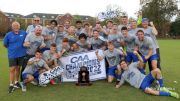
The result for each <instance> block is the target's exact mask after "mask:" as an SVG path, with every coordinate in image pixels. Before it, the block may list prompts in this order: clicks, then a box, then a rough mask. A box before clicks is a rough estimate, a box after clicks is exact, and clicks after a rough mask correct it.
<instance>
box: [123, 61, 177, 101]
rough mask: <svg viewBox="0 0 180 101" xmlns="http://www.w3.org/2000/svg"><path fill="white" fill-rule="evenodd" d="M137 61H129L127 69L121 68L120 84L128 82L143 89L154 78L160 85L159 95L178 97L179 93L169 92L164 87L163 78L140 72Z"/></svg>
mask: <svg viewBox="0 0 180 101" xmlns="http://www.w3.org/2000/svg"><path fill="white" fill-rule="evenodd" d="M137 68H138V62H134V63H131V64H130V65H129V66H128V69H127V70H123V73H122V76H121V80H120V85H122V84H124V82H125V81H126V82H128V83H129V84H130V85H131V86H133V87H135V88H138V89H141V90H142V91H145V90H146V89H149V88H150V86H151V84H152V83H153V81H154V80H157V81H158V82H159V85H160V90H159V96H173V97H176V98H178V97H179V95H178V94H177V93H175V92H171V91H169V90H167V88H165V87H164V83H163V79H162V78H160V79H155V78H154V77H153V75H152V73H149V74H148V75H144V74H142V73H141V72H140V71H139V70H138V69H137Z"/></svg>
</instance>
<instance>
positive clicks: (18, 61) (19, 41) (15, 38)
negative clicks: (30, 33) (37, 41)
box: [4, 21, 27, 93]
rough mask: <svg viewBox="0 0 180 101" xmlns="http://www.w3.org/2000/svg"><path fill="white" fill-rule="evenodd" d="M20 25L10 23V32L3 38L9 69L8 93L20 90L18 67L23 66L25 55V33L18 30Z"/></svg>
mask: <svg viewBox="0 0 180 101" xmlns="http://www.w3.org/2000/svg"><path fill="white" fill-rule="evenodd" d="M19 29H20V24H19V23H18V22H16V21H15V22H13V23H12V31H10V32H8V33H7V34H6V36H5V37H4V46H5V47H6V48H7V49H8V61H9V67H10V85H9V93H11V92H13V91H14V90H15V88H20V87H21V86H20V83H19V82H18V80H19V75H20V66H22V64H23V60H24V56H25V55H26V48H25V47H24V46H23V43H24V40H25V37H26V35H27V33H26V32H25V31H22V30H19Z"/></svg>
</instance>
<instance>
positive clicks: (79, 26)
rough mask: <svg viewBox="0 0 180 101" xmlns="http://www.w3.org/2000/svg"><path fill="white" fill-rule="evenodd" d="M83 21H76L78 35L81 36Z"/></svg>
mask: <svg viewBox="0 0 180 101" xmlns="http://www.w3.org/2000/svg"><path fill="white" fill-rule="evenodd" d="M82 29H83V28H82V21H81V20H78V21H76V35H77V36H79V35H80V34H81V31H82Z"/></svg>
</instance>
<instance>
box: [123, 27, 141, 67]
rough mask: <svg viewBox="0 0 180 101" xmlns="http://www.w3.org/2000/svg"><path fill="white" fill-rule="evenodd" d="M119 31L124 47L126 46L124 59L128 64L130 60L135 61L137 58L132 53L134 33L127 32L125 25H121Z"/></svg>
mask: <svg viewBox="0 0 180 101" xmlns="http://www.w3.org/2000/svg"><path fill="white" fill-rule="evenodd" d="M121 33H122V35H123V41H124V47H125V48H126V49H125V50H126V61H127V63H128V64H130V63H131V62H132V61H133V62H137V61H138V58H137V56H136V55H135V54H134V53H133V51H134V47H135V40H136V37H135V35H132V34H130V33H129V32H128V29H127V27H122V29H121Z"/></svg>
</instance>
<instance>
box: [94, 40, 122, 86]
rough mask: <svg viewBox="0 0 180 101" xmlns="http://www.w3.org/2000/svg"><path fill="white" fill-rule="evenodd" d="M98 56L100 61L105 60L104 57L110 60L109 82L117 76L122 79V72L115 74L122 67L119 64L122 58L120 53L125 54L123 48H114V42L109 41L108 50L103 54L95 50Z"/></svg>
mask: <svg viewBox="0 0 180 101" xmlns="http://www.w3.org/2000/svg"><path fill="white" fill-rule="evenodd" d="M95 53H96V56H97V58H98V60H99V61H101V60H103V59H104V58H106V59H107V61H108V65H109V67H108V70H107V74H108V82H112V81H113V80H114V78H115V77H116V76H117V78H119V79H120V74H119V72H118V75H116V74H115V70H117V71H119V69H120V68H118V67H117V65H118V64H119V61H120V60H121V57H120V55H123V53H122V52H121V50H119V49H116V48H114V45H113V43H112V42H108V50H106V51H104V54H103V56H100V55H99V54H98V51H96V52H95Z"/></svg>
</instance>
